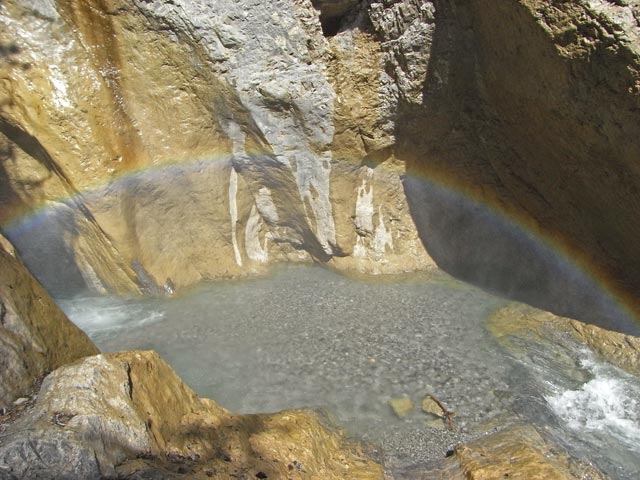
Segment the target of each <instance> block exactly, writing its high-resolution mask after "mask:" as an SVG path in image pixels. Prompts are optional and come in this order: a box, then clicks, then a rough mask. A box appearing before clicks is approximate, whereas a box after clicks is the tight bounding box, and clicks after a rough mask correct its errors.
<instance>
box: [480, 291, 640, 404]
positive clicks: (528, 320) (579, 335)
mask: <svg viewBox="0 0 640 480" xmlns="http://www.w3.org/2000/svg"><path fill="white" fill-rule="evenodd" d="M489 328H490V330H491V332H492V333H493V335H494V336H495V337H496V338H498V339H499V340H500V342H501V343H502V344H503V345H505V346H506V347H507V348H508V349H510V350H511V351H513V352H514V353H516V355H519V353H518V352H519V351H520V348H519V347H518V346H517V345H516V343H517V340H518V339H525V340H526V339H528V340H530V341H533V342H549V343H556V344H561V343H562V342H563V337H562V336H559V335H561V334H565V335H567V336H568V337H569V338H570V339H573V341H574V342H579V343H581V344H584V345H585V346H587V347H589V348H590V349H591V350H592V351H593V352H594V353H596V354H598V355H599V356H600V357H601V358H603V359H604V360H606V361H608V362H609V363H611V364H613V365H615V366H617V367H619V368H621V369H623V370H626V371H627V372H629V373H631V374H633V375H640V339H639V338H638V337H634V336H632V335H625V334H623V333H619V332H613V331H610V330H606V329H604V328H601V327H597V326H595V325H590V324H586V323H583V322H579V321H577V320H574V319H570V318H566V317H560V316H558V315H554V314H553V313H550V312H545V311H542V310H538V309H536V308H533V307H530V306H527V305H523V304H510V305H509V306H507V307H504V308H502V309H500V310H498V311H497V312H495V313H494V314H493V315H492V316H491V318H490V321H489ZM570 361H571V360H570ZM495 393H496V394H497V396H500V395H503V394H504V392H495Z"/></svg>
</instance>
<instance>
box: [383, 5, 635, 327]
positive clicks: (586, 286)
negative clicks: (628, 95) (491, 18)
mask: <svg viewBox="0 0 640 480" xmlns="http://www.w3.org/2000/svg"><path fill="white" fill-rule="evenodd" d="M513 3H517V2H513ZM461 5H462V4H460V3H458V2H438V3H437V15H438V18H437V22H436V24H437V28H436V33H435V37H434V40H433V46H432V50H431V58H430V61H429V67H428V70H427V72H428V73H427V78H426V79H425V82H424V90H423V102H422V104H419V105H418V104H409V103H405V104H404V105H402V106H401V108H400V110H399V113H398V115H399V117H398V121H397V122H396V125H397V130H396V138H397V141H398V156H399V157H401V158H404V159H406V161H407V172H408V176H407V177H406V179H405V181H404V186H405V192H406V194H407V197H408V201H409V206H410V210H411V215H412V217H413V219H414V221H415V223H416V225H417V228H418V232H419V235H420V237H421V240H422V241H423V243H424V245H425V247H426V248H427V250H428V252H429V254H430V255H431V256H432V257H433V259H434V260H435V261H436V263H437V264H438V265H439V266H440V267H441V268H442V269H444V270H445V271H447V272H449V273H450V274H452V275H454V276H456V277H458V278H460V279H463V280H465V281H468V282H471V283H474V284H476V285H478V286H480V287H482V288H485V289H488V290H491V291H493V292H497V293H499V294H502V295H504V296H507V297H509V298H512V299H515V300H519V301H523V302H526V303H529V304H531V305H534V306H536V307H538V308H542V309H545V310H550V311H552V312H554V313H557V314H560V315H565V316H571V317H575V318H579V319H581V320H583V321H588V322H591V323H595V324H598V325H600V326H604V327H606V328H609V329H615V330H620V331H624V332H635V333H636V334H638V332H639V328H638V324H637V323H636V322H634V321H633V320H632V316H631V315H630V314H629V313H628V312H627V311H626V309H624V308H622V307H620V305H619V303H617V302H616V301H615V300H613V298H612V297H611V296H610V295H609V294H608V293H605V291H604V290H603V289H602V288H601V286H600V285H599V284H598V283H596V282H595V281H594V280H593V278H592V277H590V276H588V275H586V274H585V273H584V272H583V271H581V270H580V269H578V268H577V267H576V266H575V265H574V264H573V263H570V262H568V261H567V259H566V258H565V257H563V256H561V255H560V254H559V253H558V252H559V251H560V249H559V248H556V246H552V245H549V244H545V243H544V242H542V241H540V239H539V238H540V235H539V234H531V233H530V232H526V231H524V230H523V229H522V227H521V225H532V224H533V225H539V226H540V227H541V231H542V232H546V233H547V234H550V235H549V236H550V237H551V238H562V236H563V235H562V234H563V233H565V234H566V232H567V231H568V232H569V233H574V232H576V231H583V232H584V231H587V230H588V228H589V227H588V224H589V222H590V220H589V219H585V218H581V217H579V216H578V217H577V218H576V215H575V212H574V216H573V217H570V218H568V217H564V218H565V220H567V221H569V220H573V221H574V222H580V221H584V224H585V225H587V227H586V228H582V230H581V229H580V227H581V226H578V227H576V228H574V229H573V230H572V228H571V227H568V228H567V229H566V230H565V231H564V232H562V231H560V235H558V231H557V230H556V229H555V228H554V227H556V226H557V224H558V222H559V220H558V218H560V219H561V218H562V216H563V215H567V216H568V215H569V213H567V212H569V211H570V210H571V208H573V206H572V205H569V207H567V205H566V204H571V202H573V201H577V200H576V199H574V198H572V197H571V196H570V195H568V196H567V198H565V199H563V200H564V201H565V203H566V204H562V203H561V202H560V201H559V202H560V203H557V204H549V205H546V209H545V208H544V203H545V199H544V198H543V197H542V196H541V195H540V194H539V193H538V191H537V190H536V188H538V185H536V184H533V185H530V184H528V183H527V181H526V180H523V179H522V178H515V176H513V175H512V176H510V175H507V174H505V173H504V170H501V169H503V168H504V164H505V163H507V162H509V161H510V160H512V159H513V162H520V164H519V165H515V166H514V167H513V169H514V171H516V172H517V170H518V169H521V170H523V171H526V169H527V168H528V167H531V168H536V162H537V161H538V159H536V158H535V156H534V155H535V152H533V155H532V152H531V151H530V149H531V146H528V145H525V146H524V147H522V148H523V149H524V150H525V153H527V154H528V155H529V156H524V155H519V153H518V151H517V148H518V146H517V145H513V144H512V143H511V141H512V139H511V138H510V137H509V131H508V129H505V128H503V125H502V124H501V119H500V118H499V116H498V115H497V114H496V113H495V110H494V108H493V106H491V105H489V104H488V103H487V96H486V95H485V92H484V90H483V89H484V88H485V77H484V76H483V75H486V71H483V70H482V68H481V67H480V66H479V64H480V63H481V61H480V60H478V53H477V50H478V47H477V44H478V34H479V31H478V28H477V25H476V24H477V19H476V18H475V17H474V16H473V14H475V13H477V12H473V11H472V9H470V8H468V7H467V6H466V5H462V6H461ZM522 61H525V59H524V58H523V59H522ZM494 73H495V72H494ZM502 73H503V74H504V72H502ZM498 159H499V160H498ZM578 161H579V159H578ZM527 162H529V164H527ZM500 163H502V165H501V164H500ZM538 163H541V162H538ZM541 168H542V170H543V171H544V169H547V170H546V171H548V172H549V171H551V170H553V165H551V166H549V165H548V164H547V165H545V166H543V167H541ZM509 173H512V172H509ZM444 185H446V187H445V186H444ZM541 190H542V191H543V192H544V185H543V186H542V188H541ZM461 192H464V193H461ZM471 199H475V200H471ZM536 202H538V203H540V204H542V206H540V205H537V204H536ZM554 209H556V210H557V211H554ZM578 211H580V208H578ZM545 212H548V214H547V213H545ZM588 214H589V213H588V212H582V215H584V216H586V215H588ZM547 215H548V217H549V218H551V219H552V220H550V224H546V223H545V221H546V220H547ZM509 218H519V219H521V220H522V223H519V224H518V223H515V222H511V221H510V220H509ZM560 223H561V222H560ZM580 239H581V238H579V240H580ZM584 240H585V243H586V244H587V247H586V248H584V250H588V248H589V244H591V243H592V239H590V238H588V237H585V238H584Z"/></svg>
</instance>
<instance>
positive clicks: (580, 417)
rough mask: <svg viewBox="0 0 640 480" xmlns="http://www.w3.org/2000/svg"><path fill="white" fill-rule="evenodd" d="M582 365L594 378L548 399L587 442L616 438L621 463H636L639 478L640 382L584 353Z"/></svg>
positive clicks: (565, 423)
mask: <svg viewBox="0 0 640 480" xmlns="http://www.w3.org/2000/svg"><path fill="white" fill-rule="evenodd" d="M580 365H581V366H582V367H583V368H584V369H586V370H587V371H588V372H589V373H590V374H591V375H592V376H593V378H592V379H590V380H589V381H587V382H585V383H584V384H582V385H580V386H579V387H578V388H575V389H563V388H558V387H555V390H556V393H553V394H550V395H547V396H545V398H546V400H547V402H548V403H549V405H550V406H551V408H552V410H553V412H554V413H555V414H556V415H557V416H558V417H559V419H560V421H561V422H562V423H563V424H564V425H565V426H566V427H567V428H568V429H570V430H572V431H573V432H575V433H576V434H577V435H580V436H582V437H583V438H584V439H585V441H586V442H589V443H592V444H594V445H598V444H601V443H602V442H603V441H606V439H607V438H615V439H616V440H617V441H618V442H619V444H620V446H621V447H622V448H621V449H619V452H618V453H617V454H616V456H617V457H619V456H622V457H629V458H628V459H624V458H622V459H621V461H623V462H624V461H631V462H632V464H633V462H634V461H635V462H636V465H637V469H636V471H635V472H634V473H635V474H638V475H640V382H639V381H638V379H637V378H635V377H632V376H631V375H628V374H626V373H625V372H623V371H621V370H619V369H617V368H615V367H613V366H611V365H608V364H605V363H602V362H599V361H597V360H596V359H595V358H594V357H593V355H592V354H590V353H589V352H585V351H583V352H582V358H581V360H580Z"/></svg>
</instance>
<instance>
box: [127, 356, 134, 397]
mask: <svg viewBox="0 0 640 480" xmlns="http://www.w3.org/2000/svg"><path fill="white" fill-rule="evenodd" d="M126 371H127V395H129V398H130V399H131V400H133V379H132V378H131V364H129V363H127V367H126Z"/></svg>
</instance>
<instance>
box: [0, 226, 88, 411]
mask: <svg viewBox="0 0 640 480" xmlns="http://www.w3.org/2000/svg"><path fill="white" fill-rule="evenodd" d="M0 272H2V274H1V275H0V409H2V408H7V407H10V406H11V403H12V402H13V401H14V400H15V399H16V398H18V397H22V396H24V395H26V394H29V393H31V391H32V389H33V386H34V383H35V382H36V381H38V380H40V379H41V378H42V377H43V376H44V375H46V374H47V373H49V372H50V371H52V370H55V369H56V368H58V367H60V366H62V365H64V364H66V363H69V362H72V361H74V360H76V359H78V358H81V357H84V356H87V355H94V354H95V353H97V352H98V350H97V348H96V347H95V346H94V345H93V343H92V342H91V340H89V338H88V337H87V336H86V335H85V334H84V333H83V332H82V331H81V330H80V329H79V328H78V327H76V326H75V325H74V324H73V323H71V322H70V321H69V319H67V317H66V316H65V314H64V313H63V312H62V311H61V310H60V309H59V308H58V306H57V305H56V304H55V303H54V301H53V300H52V299H51V297H49V294H47V292H46V291H45V290H44V289H43V288H42V286H41V285H40V284H39V283H38V282H37V281H36V280H35V279H34V278H33V277H32V276H31V274H30V273H29V272H28V271H27V270H26V269H25V268H24V266H23V265H22V263H21V262H20V260H19V258H17V257H16V254H15V252H14V251H13V248H12V246H11V244H10V243H9V242H7V240H6V239H5V238H3V237H1V236H0Z"/></svg>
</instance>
